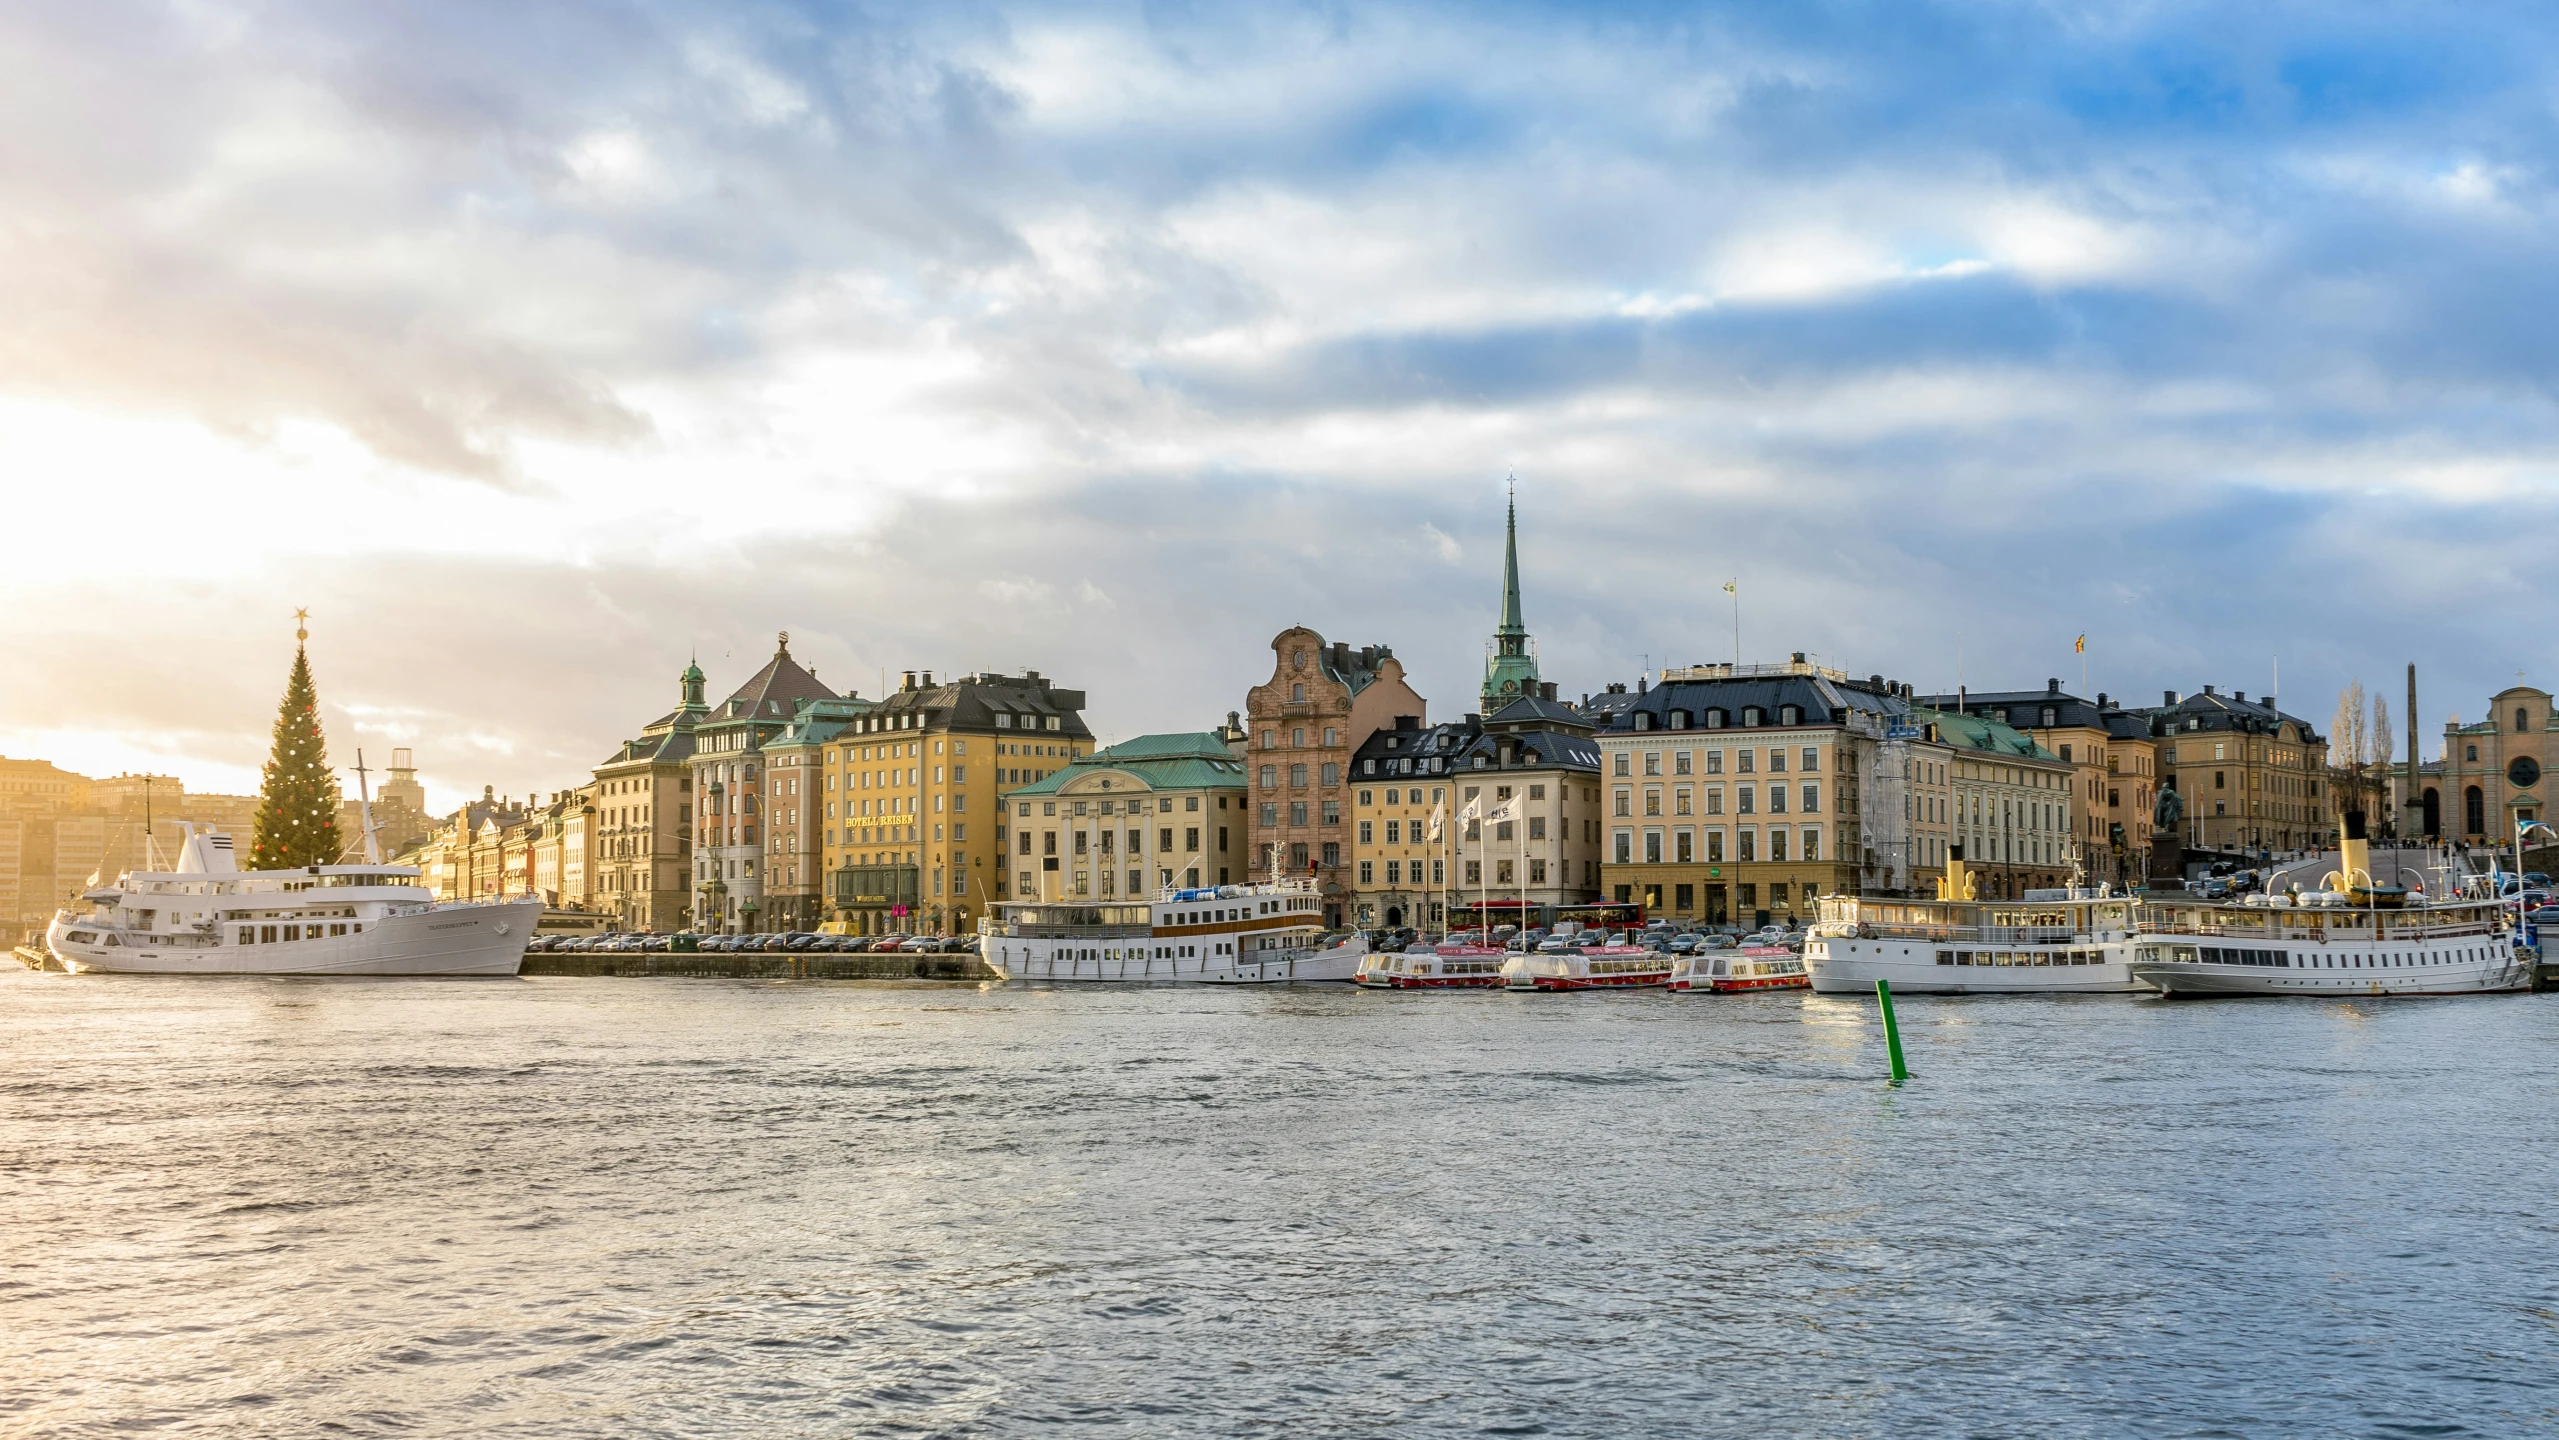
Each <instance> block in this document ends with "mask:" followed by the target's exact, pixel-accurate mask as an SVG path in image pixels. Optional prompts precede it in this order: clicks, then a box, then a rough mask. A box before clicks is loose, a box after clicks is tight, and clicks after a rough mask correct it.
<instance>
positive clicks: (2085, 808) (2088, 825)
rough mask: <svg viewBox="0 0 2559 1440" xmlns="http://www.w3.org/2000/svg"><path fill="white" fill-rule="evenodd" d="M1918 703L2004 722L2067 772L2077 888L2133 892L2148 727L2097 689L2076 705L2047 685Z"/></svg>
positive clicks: (2146, 803)
mask: <svg viewBox="0 0 2559 1440" xmlns="http://www.w3.org/2000/svg"><path fill="white" fill-rule="evenodd" d="M1918 703H1919V704H1922V705H1925V706H1928V707H1930V708H1932V709H1937V710H1950V711H1960V712H1962V713H1963V714H1966V715H1976V716H1983V717H1987V718H1990V719H1995V720H1998V721H2001V722H2002V723H2004V724H2006V725H2007V726H2008V728H2010V729H2011V730H2014V731H2016V732H2017V733H2018V734H2020V735H2024V736H2026V737H2027V738H2029V739H2031V740H2033V741H2034V742H2035V743H2036V744H2037V745H2039V746H2041V747H2043V748H2044V749H2045V750H2047V751H2049V752H2051V753H2052V754H2054V755H2057V756H2059V757H2060V758H2061V760H2062V761H2063V762H2064V763H2065V764H2068V765H2069V766H2070V767H2071V772H2072V773H2071V817H2072V819H2071V825H2072V829H2071V835H2070V862H2069V863H2071V864H2072V865H2073V866H2074V867H2076V868H2075V869H2074V871H2073V873H2075V874H2076V875H2078V876H2079V877H2081V882H2082V883H2084V884H2091V885H2094V884H2099V883H2105V884H2113V885H2118V886H2138V885H2140V884H2141V883H2142V880H2143V878H2144V877H2145V876H2147V875H2148V874H2149V873H2150V868H2149V867H2150V822H2151V805H2152V801H2153V800H2154V799H2155V798H2156V795H2155V792H2154V789H2153V787H2154V786H2155V785H2156V784H2157V783H2158V777H2157V775H2156V773H2155V762H2156V752H2155V750H2154V747H2153V745H2152V743H2151V735H2150V721H2149V719H2148V718H2147V717H2146V716H2142V715H2137V714H2134V713H2133V712H2131V711H2129V710H2126V709H2125V708H2124V707H2123V706H2121V705H2117V704H2115V703H2114V702H2113V701H2112V700H2111V699H2110V698H2109V697H2108V696H2107V695H2106V694H2105V693H2104V692H2102V691H2100V692H2099V693H2098V696H2097V698H2096V699H2095V700H2094V701H2089V700H2083V699H2081V698H2080V697H2078V696H2076V695H2072V694H2069V693H2067V692H2065V691H2064V690H2063V689H2062V688H2061V681H2059V680H2058V679H2048V680H2046V681H2045V682H2044V688H2043V689H2041V690H1994V691H1959V692H1957V693H1955V694H1952V695H1923V696H1920V697H1918Z"/></svg>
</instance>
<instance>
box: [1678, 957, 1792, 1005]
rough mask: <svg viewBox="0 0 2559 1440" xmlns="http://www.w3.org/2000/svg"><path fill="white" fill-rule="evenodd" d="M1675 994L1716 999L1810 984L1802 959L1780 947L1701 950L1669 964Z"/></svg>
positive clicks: (1789, 988) (1790, 988)
mask: <svg viewBox="0 0 2559 1440" xmlns="http://www.w3.org/2000/svg"><path fill="white" fill-rule="evenodd" d="M1669 983H1670V988H1671V989H1672V990H1674V991H1682V990H1686V991H1694V990H1710V991H1713V992H1715V993H1716V994H1719V995H1729V994H1734V993H1736V992H1739V991H1743V990H1802V989H1804V988H1806V987H1808V986H1810V985H1811V984H1812V977H1811V976H1810V975H1809V974H1808V973H1806V971H1805V968H1804V957H1803V956H1801V955H1798V954H1796V953H1795V952H1794V951H1792V950H1789V949H1787V948H1785V947H1784V946H1782V945H1768V946H1758V945H1755V946H1751V947H1749V948H1747V949H1742V950H1703V951H1700V952H1698V953H1697V954H1694V955H1682V956H1680V957H1678V958H1677V959H1675V960H1673V961H1671V964H1670V982H1669Z"/></svg>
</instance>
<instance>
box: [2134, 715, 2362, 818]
mask: <svg viewBox="0 0 2559 1440" xmlns="http://www.w3.org/2000/svg"><path fill="white" fill-rule="evenodd" d="M2138 713H2140V714H2142V715H2143V716H2144V717H2145V718H2147V719H2148V720H2149V722H2150V726H2151V733H2152V734H2153V736H2155V737H2156V738H2155V744H2156V747H2157V756H2158V766H2159V785H2160V787H2161V788H2163V789H2168V788H2173V789H2175V790H2176V791H2177V793H2178V798H2179V799H2180V800H2182V801H2183V802H2184V804H2185V820H2184V827H2185V834H2184V835H2183V836H2182V837H2181V839H2182V840H2183V842H2184V844H2185V845H2186V846H2187V847H2188V848H2190V849H2199V850H2223V851H2234V852H2236V851H2255V850H2263V851H2290V850H2304V849H2315V848H2318V847H2320V846H2324V845H2327V844H2330V843H2333V842H2334V840H2335V839H2336V836H2337V814H2336V811H2335V809H2334V807H2333V805H2332V804H2331V798H2332V797H2330V795H2329V794H2328V783H2327V769H2328V742H2327V740H2326V739H2325V738H2323V737H2322V736H2320V735H2319V734H2318V732H2316V731H2314V730H2312V729H2311V728H2310V722H2309V721H2307V720H2303V719H2301V718H2300V717H2298V716H2294V715H2287V714H2284V713H2283V712H2282V711H2281V710H2279V709H2277V708H2276V707H2275V697H2273V696H2271V695H2266V696H2261V697H2259V698H2258V699H2256V700H2253V701H2252V700H2250V699H2249V698H2248V697H2247V695H2246V694H2245V693H2243V692H2240V691H2236V690H2234V691H2232V692H2230V693H2229V694H2227V695H2223V694H2219V693H2216V692H2215V690H2214V689H2213V687H2212V686H2210V685H2207V686H2205V687H2204V688H2203V690H2202V691H2201V693H2199V694H2194V695H2188V696H2184V697H2182V698H2181V697H2180V696H2179V695H2178V694H2177V692H2175V691H2173V690H2171V691H2168V692H2167V693H2166V695H2165V696H2164V697H2163V701H2162V703H2161V704H2160V705H2159V706H2158V707H2157V708H2155V709H2147V710H2143V711H2141V712H2138ZM2374 823H2375V825H2376V828H2378V825H2379V821H2377V820H2376V821H2375V822H2374Z"/></svg>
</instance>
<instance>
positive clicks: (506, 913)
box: [45, 825, 542, 975]
mask: <svg viewBox="0 0 2559 1440" xmlns="http://www.w3.org/2000/svg"><path fill="white" fill-rule="evenodd" d="M541 914H542V902H541V900H539V899H538V898H534V897H530V896H528V897H525V898H523V899H516V900H498V901H470V902H462V903H455V904H438V903H436V899H435V895H434V892H432V891H430V890H428V889H426V888H425V887H424V886H422V885H420V884H418V872H417V870H416V869H414V868H412V867H409V866H403V865H380V864H372V865H314V866H310V867H308V868H306V869H301V870H247V871H244V870H242V869H240V868H239V866H238V863H237V862H236V861H235V860H234V859H233V857H232V853H231V837H230V836H228V835H220V834H215V833H212V832H209V831H206V832H199V831H197V830H196V829H195V827H194V826H192V825H189V826H187V827H186V840H185V842H184V845H183V846H182V848H181V849H180V850H179V854H178V866H177V868H176V869H175V870H168V871H135V872H129V873H127V874H125V875H123V876H121V877H119V878H118V879H117V881H116V883H114V884H112V885H101V886H98V887H96V888H94V889H91V890H89V891H87V892H86V893H84V894H83V895H82V896H81V897H80V907H79V908H78V909H75V910H64V911H62V912H60V913H59V914H57V915H55V916H54V918H53V923H52V924H50V925H49V926H47V927H46V929H45V946H46V948H47V949H49V950H51V951H52V952H53V956H54V958H55V959H56V960H57V961H59V962H60V963H61V965H62V967H63V968H64V969H66V970H70V971H73V972H79V971H98V972H101V973H106V974H135V975H513V974H515V973H516V970H517V967H519V966H520V965H522V964H523V963H524V946H525V942H526V941H528V940H531V939H532V938H533V930H534V923H535V921H536V920H538V919H539V918H540V916H541Z"/></svg>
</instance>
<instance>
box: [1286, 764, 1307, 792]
mask: <svg viewBox="0 0 2559 1440" xmlns="http://www.w3.org/2000/svg"><path fill="white" fill-rule="evenodd" d="M1288 788H1289V789H1291V790H1303V789H1305V788H1306V767H1305V766H1303V765H1291V766H1289V767H1288Z"/></svg>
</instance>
